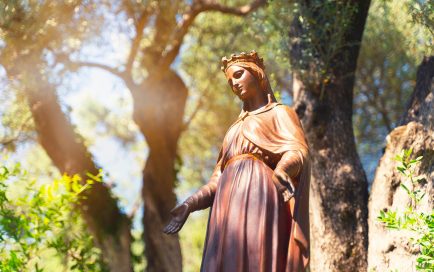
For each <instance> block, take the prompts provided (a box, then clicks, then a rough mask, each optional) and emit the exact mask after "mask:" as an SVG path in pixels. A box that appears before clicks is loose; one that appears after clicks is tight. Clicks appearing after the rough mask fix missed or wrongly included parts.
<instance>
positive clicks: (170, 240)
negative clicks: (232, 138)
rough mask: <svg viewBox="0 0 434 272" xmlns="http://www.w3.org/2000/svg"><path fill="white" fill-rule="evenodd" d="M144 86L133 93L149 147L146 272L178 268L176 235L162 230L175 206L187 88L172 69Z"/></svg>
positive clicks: (137, 119)
mask: <svg viewBox="0 0 434 272" xmlns="http://www.w3.org/2000/svg"><path fill="white" fill-rule="evenodd" d="M145 86H146V90H137V91H134V92H132V93H133V96H134V97H133V98H134V99H133V100H134V121H135V122H136V123H137V125H138V126H139V128H140V130H141V132H142V133H143V135H144V136H145V138H146V142H147V143H148V146H149V156H148V159H147V161H146V165H145V167H144V170H143V188H142V195H143V200H144V216H143V226H144V232H143V238H144V241H145V255H146V258H147V264H148V266H147V271H159V272H160V271H168V272H172V271H173V272H175V271H181V269H182V256H181V248H180V244H179V239H178V235H166V234H164V233H163V232H162V229H163V227H164V225H165V224H166V223H167V222H168V221H169V219H170V210H171V209H173V207H175V205H176V195H175V193H174V188H175V180H176V170H175V169H176V167H175V162H176V156H177V153H176V151H177V145H178V139H179V136H180V134H181V131H182V128H183V117H184V109H185V103H186V100H187V95H188V90H187V87H186V86H185V84H184V82H183V81H182V79H181V78H180V77H179V75H177V74H176V73H175V72H173V71H169V72H167V74H166V75H165V76H164V78H163V79H162V80H161V81H157V82H154V81H153V80H152V78H149V79H148V80H147V81H146V84H145Z"/></svg>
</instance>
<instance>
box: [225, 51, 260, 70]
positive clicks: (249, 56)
mask: <svg viewBox="0 0 434 272" xmlns="http://www.w3.org/2000/svg"><path fill="white" fill-rule="evenodd" d="M237 62H253V63H255V64H256V65H258V67H259V68H261V69H262V70H265V66H264V59H263V58H260V57H259V55H258V53H257V52H256V51H255V50H252V51H250V53H246V52H241V53H240V54H239V55H235V54H232V55H231V57H230V58H229V59H228V58H226V57H223V58H222V67H221V69H222V71H223V72H226V69H227V68H228V67H229V66H230V65H232V64H234V63H237Z"/></svg>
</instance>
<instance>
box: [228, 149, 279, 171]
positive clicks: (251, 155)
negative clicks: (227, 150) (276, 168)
mask: <svg viewBox="0 0 434 272" xmlns="http://www.w3.org/2000/svg"><path fill="white" fill-rule="evenodd" d="M243 159H252V160H258V161H261V162H263V163H264V164H265V165H267V164H266V163H265V162H264V159H263V158H262V156H261V155H260V154H258V153H245V154H240V155H236V156H233V157H232V158H230V159H229V160H228V161H227V162H226V163H225V165H224V167H223V169H222V171H223V170H224V169H225V168H226V167H227V166H228V165H229V164H231V163H233V162H234V161H238V160H243ZM267 167H269V168H270V166H268V165H267ZM270 169H271V168H270Z"/></svg>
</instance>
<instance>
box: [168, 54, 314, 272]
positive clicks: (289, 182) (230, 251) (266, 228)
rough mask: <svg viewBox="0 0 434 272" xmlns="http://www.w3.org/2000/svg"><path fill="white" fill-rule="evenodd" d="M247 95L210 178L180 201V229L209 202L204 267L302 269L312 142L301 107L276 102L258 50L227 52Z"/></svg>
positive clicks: (171, 228)
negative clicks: (299, 113) (301, 117)
mask: <svg viewBox="0 0 434 272" xmlns="http://www.w3.org/2000/svg"><path fill="white" fill-rule="evenodd" d="M222 64H223V66H222V70H223V72H224V73H225V75H226V78H227V80H228V83H229V85H230V87H231V89H232V91H233V92H234V93H235V95H237V96H238V97H239V98H240V99H241V100H242V102H243V108H242V110H241V114H240V115H239V117H238V119H237V120H236V121H235V122H234V123H233V124H232V126H231V127H230V128H229V130H228V131H227V133H226V135H225V138H224V140H223V144H222V148H221V151H220V154H219V157H218V160H217V165H216V166H215V169H214V172H213V174H212V176H211V178H210V180H209V182H208V183H207V184H206V185H204V186H202V187H201V188H200V189H199V190H198V191H197V192H196V193H195V194H194V195H192V196H190V197H189V198H188V199H187V200H186V201H185V202H184V203H182V204H180V205H178V206H177V207H175V208H174V209H173V210H172V211H171V213H172V216H173V217H172V220H171V221H170V222H169V224H168V225H167V226H166V227H165V229H164V232H166V233H168V234H172V233H176V232H178V231H179V230H180V229H181V227H182V226H183V224H184V222H185V221H186V220H187V217H188V215H189V214H190V213H191V212H194V211H197V210H201V209H205V208H208V207H211V210H210V215H209V220H208V227H207V233H206V240H205V245H204V250H203V257H202V265H201V271H206V272H212V271H225V272H233V271H255V272H256V271H264V272H268V271H273V272H274V271H286V272H298V271H304V270H305V269H306V267H307V265H308V262H309V180H310V159H309V149H308V145H307V143H306V139H305V137H304V133H303V129H302V126H301V124H300V121H299V119H298V117H297V114H296V113H295V111H294V110H293V109H291V108H290V107H288V106H285V105H282V104H280V103H277V102H276V99H275V97H274V95H273V91H272V89H271V87H270V84H269V81H268V78H267V76H266V74H265V72H264V70H265V67H264V64H263V59H262V58H259V56H258V54H257V53H256V52H255V51H252V52H250V53H248V54H246V53H241V54H240V55H232V56H231V57H230V58H229V59H227V58H223V59H222Z"/></svg>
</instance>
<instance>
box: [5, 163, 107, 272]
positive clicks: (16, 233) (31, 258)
mask: <svg viewBox="0 0 434 272" xmlns="http://www.w3.org/2000/svg"><path fill="white" fill-rule="evenodd" d="M100 180H101V174H99V175H98V176H89V179H88V180H87V181H86V182H82V179H81V178H80V177H79V176H78V175H75V176H73V177H69V176H66V175H64V176H62V177H61V178H60V179H57V180H54V181H53V182H50V183H45V184H43V183H42V184H41V182H37V181H36V180H32V179H30V178H29V177H28V174H27V173H26V171H24V170H23V169H21V167H20V165H19V164H16V165H14V166H12V167H7V166H0V271H2V272H9V271H11V272H12V271H14V272H15V271H37V272H39V271H106V268H105V265H104V263H103V262H102V258H101V252H100V251H99V249H97V248H96V247H94V244H93V240H92V237H91V236H90V234H89V233H88V232H87V230H86V228H85V224H84V222H83V221H82V219H81V217H80V215H79V212H78V211H77V210H78V209H76V204H77V202H78V201H79V200H80V197H83V196H82V192H83V191H85V190H87V189H88V188H89V187H90V186H92V184H93V183H94V182H99V181H100Z"/></svg>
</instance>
